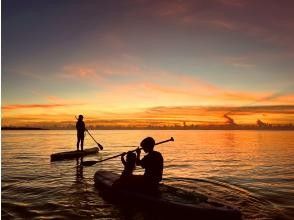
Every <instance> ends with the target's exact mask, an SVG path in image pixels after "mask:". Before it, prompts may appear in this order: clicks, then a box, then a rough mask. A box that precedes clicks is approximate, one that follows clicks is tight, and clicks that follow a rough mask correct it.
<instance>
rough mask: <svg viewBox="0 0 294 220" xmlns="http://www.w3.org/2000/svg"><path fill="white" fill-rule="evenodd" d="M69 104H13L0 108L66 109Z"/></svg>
mask: <svg viewBox="0 0 294 220" xmlns="http://www.w3.org/2000/svg"><path fill="white" fill-rule="evenodd" d="M69 105H70V104H15V105H5V106H3V107H2V109H3V110H18V109H25V108H57V107H66V106H69Z"/></svg>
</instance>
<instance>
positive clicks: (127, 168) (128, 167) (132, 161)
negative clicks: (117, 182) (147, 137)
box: [121, 151, 137, 177]
mask: <svg viewBox="0 0 294 220" xmlns="http://www.w3.org/2000/svg"><path fill="white" fill-rule="evenodd" d="M125 155H126V159H125ZM136 159H137V156H136V154H135V153H133V152H131V151H129V152H128V153H123V154H122V155H121V162H122V164H123V165H124V170H123V172H122V174H121V176H122V177H127V176H132V175H133V172H134V170H135V168H136Z"/></svg>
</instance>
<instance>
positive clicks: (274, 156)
mask: <svg viewBox="0 0 294 220" xmlns="http://www.w3.org/2000/svg"><path fill="white" fill-rule="evenodd" d="M93 134H94V135H95V137H96V138H97V139H98V140H99V141H100V142H101V143H102V144H103V145H104V147H105V151H103V153H101V154H100V155H98V156H91V157H87V158H85V159H84V160H98V159H102V158H106V157H108V156H110V155H114V154H117V153H120V152H123V151H127V150H128V149H130V147H128V146H134V145H138V143H139V142H140V140H141V139H142V138H143V137H146V136H149V135H152V136H153V137H155V138H156V140H157V141H160V140H164V139H167V138H169V137H171V136H173V137H175V139H176V142H175V143H169V144H164V145H160V146H158V147H157V149H158V150H159V151H161V152H162V154H163V156H164V158H165V172H164V176H165V179H164V182H165V183H166V184H170V185H173V186H177V187H180V188H183V189H186V190H188V191H194V190H195V191H199V192H202V193H203V194H205V195H207V196H209V197H210V198H212V199H214V200H216V201H220V202H223V203H226V204H228V205H231V206H235V207H238V208H239V209H241V211H242V213H243V216H244V219H294V160H293V158H294V132H293V131H283V132H273V131H94V132H93ZM74 143H75V132H74V131H2V219H160V218H161V216H160V215H159V214H158V213H152V212H146V211H142V210H140V209H138V208H134V207H125V206H122V205H118V204H111V203H109V202H107V201H105V200H104V199H103V198H101V196H100V195H99V191H98V190H97V189H95V188H94V186H93V175H94V173H95V171H96V170H98V169H106V170H112V171H116V172H120V170H121V164H120V161H119V158H118V159H115V160H112V161H109V162H105V163H103V164H97V165H95V166H92V167H84V168H83V169H82V170H81V169H77V167H76V161H75V160H70V161H63V162H55V163H50V161H49V156H50V154H51V153H53V152H59V151H64V150H70V149H72V148H73V146H74ZM93 145H94V143H93V142H92V141H91V140H90V138H89V137H86V146H93ZM131 149H133V148H131ZM137 172H138V173H140V172H141V170H137Z"/></svg>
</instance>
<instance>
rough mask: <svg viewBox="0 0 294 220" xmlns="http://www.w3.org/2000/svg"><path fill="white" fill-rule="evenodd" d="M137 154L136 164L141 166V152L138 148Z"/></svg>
mask: <svg viewBox="0 0 294 220" xmlns="http://www.w3.org/2000/svg"><path fill="white" fill-rule="evenodd" d="M136 153H137V158H136V164H137V165H139V166H140V165H141V159H140V155H141V150H140V149H139V148H137V150H136Z"/></svg>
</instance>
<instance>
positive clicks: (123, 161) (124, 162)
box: [120, 153, 126, 166]
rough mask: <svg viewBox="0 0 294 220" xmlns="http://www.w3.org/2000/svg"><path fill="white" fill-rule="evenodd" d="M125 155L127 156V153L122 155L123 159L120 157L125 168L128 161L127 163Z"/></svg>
mask: <svg viewBox="0 0 294 220" xmlns="http://www.w3.org/2000/svg"><path fill="white" fill-rule="evenodd" d="M125 155H126V153H122V155H121V157H120V159H121V162H122V164H123V165H124V166H125V165H126V161H125V158H124V156H125Z"/></svg>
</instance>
